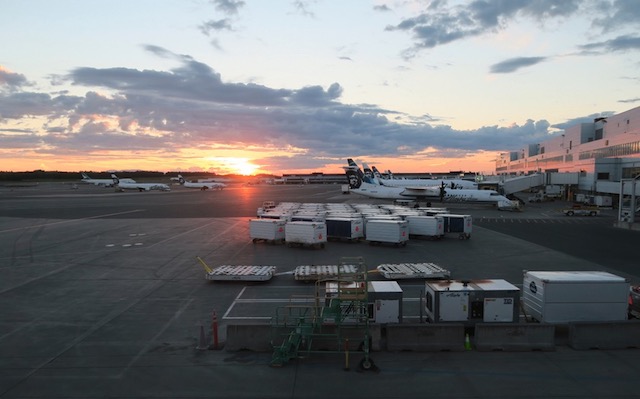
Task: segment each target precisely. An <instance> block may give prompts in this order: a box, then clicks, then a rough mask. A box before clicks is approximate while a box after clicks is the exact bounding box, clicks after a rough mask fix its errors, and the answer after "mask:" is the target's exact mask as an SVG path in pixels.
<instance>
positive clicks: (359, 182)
mask: <svg viewBox="0 0 640 399" xmlns="http://www.w3.org/2000/svg"><path fill="white" fill-rule="evenodd" d="M344 169H345V171H346V174H347V178H348V180H349V186H350V190H349V191H350V192H351V193H354V194H360V195H364V196H367V197H371V198H378V199H391V200H395V199H414V200H418V201H420V200H422V201H438V200H439V201H440V202H484V203H493V204H495V205H496V206H497V207H498V208H499V209H514V208H516V207H517V206H519V204H517V202H516V201H511V200H509V199H508V198H507V197H505V196H504V195H501V194H499V193H498V192H497V191H495V190H471V189H452V188H450V187H447V186H446V185H445V184H441V185H440V187H438V186H415V187H390V186H384V185H381V184H377V183H375V182H374V181H371V179H370V178H369V177H368V176H366V174H365V173H363V172H362V171H361V170H360V168H357V169H356V168H354V167H353V166H349V167H345V168H344Z"/></svg>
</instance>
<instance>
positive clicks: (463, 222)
mask: <svg viewBox="0 0 640 399" xmlns="http://www.w3.org/2000/svg"><path fill="white" fill-rule="evenodd" d="M438 216H442V217H443V218H444V233H445V235H446V234H456V235H457V236H458V238H459V239H461V240H468V239H469V238H471V231H472V229H473V221H472V218H471V215H454V214H451V213H447V214H444V213H443V214H440V215H438Z"/></svg>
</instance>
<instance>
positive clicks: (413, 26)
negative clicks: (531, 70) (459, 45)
mask: <svg viewBox="0 0 640 399" xmlns="http://www.w3.org/2000/svg"><path fill="white" fill-rule="evenodd" d="M638 5H639V4H638V1H637V0H534V1H532V0H509V1H504V0H473V1H469V2H464V3H462V4H456V5H454V6H450V5H449V3H448V2H447V1H444V0H439V1H432V2H430V3H428V6H427V7H426V8H425V10H424V11H423V12H421V13H419V14H418V15H416V16H412V17H411V18H406V19H404V20H402V21H400V22H399V23H397V24H395V25H390V26H387V28H386V30H388V31H401V32H407V33H409V34H411V36H412V38H413V46H412V47H411V48H409V49H406V50H405V51H404V52H403V55H404V57H405V58H412V57H414V56H416V55H417V54H418V53H419V52H421V51H424V50H427V49H433V48H435V47H438V46H443V45H446V44H449V43H452V42H456V41H460V40H465V39H469V38H472V37H477V36H483V35H489V34H494V33H497V32H499V31H503V30H504V29H506V28H507V27H508V26H509V25H512V24H516V23H517V22H518V20H520V19H530V20H533V21H535V22H536V23H538V24H541V25H544V24H545V23H547V22H549V21H551V20H553V21H557V22H560V23H562V21H563V20H564V19H567V18H569V17H572V16H575V15H583V16H586V17H587V18H591V22H592V27H593V28H594V31H592V32H585V36H592V35H593V34H594V33H601V34H608V33H610V32H612V31H615V30H622V29H627V30H629V29H630V30H631V31H634V30H637V29H638V28H639V27H640V7H639V6H638ZM598 37H600V36H598ZM575 46H576V48H577V49H578V50H579V51H578V52H575V53H574V54H575V55H583V56H588V55H600V54H606V53H607V52H614V51H631V50H639V49H640V36H638V35H635V34H627V35H620V36H617V37H615V38H611V39H606V40H598V41H595V42H592V43H586V44H584V43H583V44H579V43H576V44H575ZM555 55H557V54H554V55H542V56H541V55H528V54H523V55H520V56H517V57H513V58H511V59H507V60H503V61H498V62H497V63H494V64H493V65H492V66H490V72H491V73H512V72H515V71H517V70H519V69H520V68H523V67H527V66H532V65H535V64H538V63H540V62H542V61H545V60H549V59H550V58H552V57H553V56H555Z"/></svg>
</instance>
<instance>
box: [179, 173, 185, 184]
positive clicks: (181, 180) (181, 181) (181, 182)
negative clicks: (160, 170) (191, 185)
mask: <svg viewBox="0 0 640 399" xmlns="http://www.w3.org/2000/svg"><path fill="white" fill-rule="evenodd" d="M178 182H179V183H180V184H184V182H185V180H184V177H182V175H178Z"/></svg>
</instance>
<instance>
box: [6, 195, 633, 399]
mask: <svg viewBox="0 0 640 399" xmlns="http://www.w3.org/2000/svg"><path fill="white" fill-rule="evenodd" d="M71 187H72V186H71V185H70V184H61V183H42V184H39V185H38V186H34V187H22V188H0V205H1V206H0V242H1V243H2V245H1V246H0V259H1V262H0V273H1V275H2V278H0V309H1V311H0V368H1V371H2V372H1V375H0V398H3V399H4V398H25V397H29V398H52V397H79V398H88V397H122V398H125V397H127V398H142V397H144V398H151V397H154V398H155V397H162V398H174V397H175V398H178V397H180V398H198V397H208V398H209V397H220V398H315V397H318V398H319V397H322V398H327V397H336V398H340V397H351V398H364V397H366V398H407V397H412V396H428V397H433V398H496V397H502V398H554V397H557V398H560V397H561V398H578V397H579V398H632V397H640V394H638V393H637V392H638V389H637V376H638V375H640V366H639V364H640V363H639V362H638V361H637V357H638V355H639V354H640V350H638V349H627V350H592V351H578V350H573V349H571V348H569V347H568V346H564V345H558V346H557V350H556V351H554V352H488V353H487V352H477V351H465V352H436V353H416V352H401V353H394V352H387V351H381V352H373V353H372V354H371V356H372V358H373V359H374V361H375V363H376V365H377V366H378V372H376V373H373V372H358V371H356V370H357V367H356V363H357V361H358V360H359V359H358V354H356V353H352V360H351V363H352V364H351V367H350V371H345V370H343V368H344V364H345V359H344V358H343V357H341V356H340V355H336V354H326V355H315V354H313V355H312V356H310V357H308V358H304V359H298V360H296V361H293V362H291V363H289V364H286V365H285V366H284V367H282V368H272V367H269V362H270V360H271V353H253V352H229V351H225V350H224V348H222V349H220V350H197V349H196V347H197V346H198V344H199V333H200V326H204V328H205V329H206V332H207V334H206V340H207V342H211V339H212V338H211V334H210V325H211V319H212V314H213V312H214V311H215V313H216V315H217V317H218V321H219V327H220V346H221V347H222V346H223V344H224V338H225V337H224V327H225V325H226V324H228V323H232V322H235V321H238V320H254V319H255V320H267V319H268V318H270V316H271V315H272V314H273V311H274V309H275V307H277V306H278V305H279V304H282V303H284V302H286V301H287V300H288V298H289V296H290V295H291V293H294V292H295V293H299V292H305V291H309V290H312V289H313V284H311V285H309V284H304V283H301V282H297V281H295V280H294V278H293V276H292V274H291V272H292V271H293V269H295V267H296V266H299V265H304V264H316V265H317V264H337V263H338V262H339V260H340V258H342V257H353V256H360V257H362V258H363V259H364V260H365V262H366V263H367V265H368V266H369V268H375V266H377V265H378V264H381V263H412V262H433V263H436V264H438V265H440V266H442V267H444V268H446V269H448V270H449V271H450V272H451V275H452V278H455V279H463V278H464V279H476V278H499V279H505V280H507V281H509V282H511V283H513V284H514V285H516V286H521V284H522V272H523V270H604V271H609V272H612V273H615V274H618V275H621V276H623V277H626V278H628V279H629V280H630V281H631V282H632V283H633V284H638V283H640V272H639V271H638V269H637V242H638V238H639V237H640V235H639V234H640V233H639V232H637V231H629V230H620V229H616V228H614V227H612V225H613V222H614V217H615V211H614V210H605V211H603V214H602V215H601V216H598V217H593V218H591V217H566V216H563V215H562V213H561V209H562V207H563V205H566V204H563V203H560V202H552V203H545V204H531V205H529V204H528V205H526V206H525V209H524V211H523V212H501V211H497V210H494V209H491V208H490V207H488V206H486V205H471V206H470V205H468V204H446V206H447V207H449V208H450V209H451V211H452V212H453V213H462V214H470V215H472V216H473V218H474V226H473V233H472V237H471V239H469V240H458V239H457V237H446V238H445V239H443V240H437V241H431V240H410V241H409V242H408V244H407V245H406V246H404V247H393V246H370V245H368V244H367V243H366V242H359V243H347V242H328V243H327V244H326V246H325V248H324V249H310V248H295V247H294V248H289V247H287V246H286V245H269V244H266V243H255V244H254V243H253V242H252V241H251V239H250V237H249V223H248V220H249V219H250V218H252V217H254V216H255V214H256V210H257V208H258V207H259V206H260V205H261V204H262V202H263V201H275V202H304V203H327V202H336V203H355V202H358V203H380V202H381V201H372V200H369V199H367V198H364V197H359V196H356V195H353V194H350V195H344V194H342V193H341V190H340V186H339V185H318V186H263V185H255V186H244V185H232V186H231V187H229V188H228V189H225V190H222V191H211V192H201V191H199V190H188V189H184V188H182V187H174V188H173V190H172V191H171V192H142V193H139V192H127V193H118V192H114V190H113V189H109V188H100V187H94V186H88V185H80V186H78V189H71ZM435 205H436V204H434V206H435ZM196 256H199V257H201V258H202V259H204V260H205V262H207V264H209V265H210V266H212V267H214V266H219V265H273V266H276V268H277V272H276V276H275V277H274V278H273V279H271V280H270V281H268V282H262V283H243V282H229V283H225V282H215V283H213V282H210V281H207V280H205V278H204V271H203V269H202V268H201V266H200V264H199V263H198V261H197V260H196ZM423 284H424V283H423V281H421V280H420V281H414V280H411V281H401V282H400V285H401V286H402V288H403V291H404V298H405V310H406V313H407V314H406V315H407V317H408V318H409V320H411V321H412V322H413V321H420V309H419V300H418V298H419V296H420V291H421V288H422V287H423Z"/></svg>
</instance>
